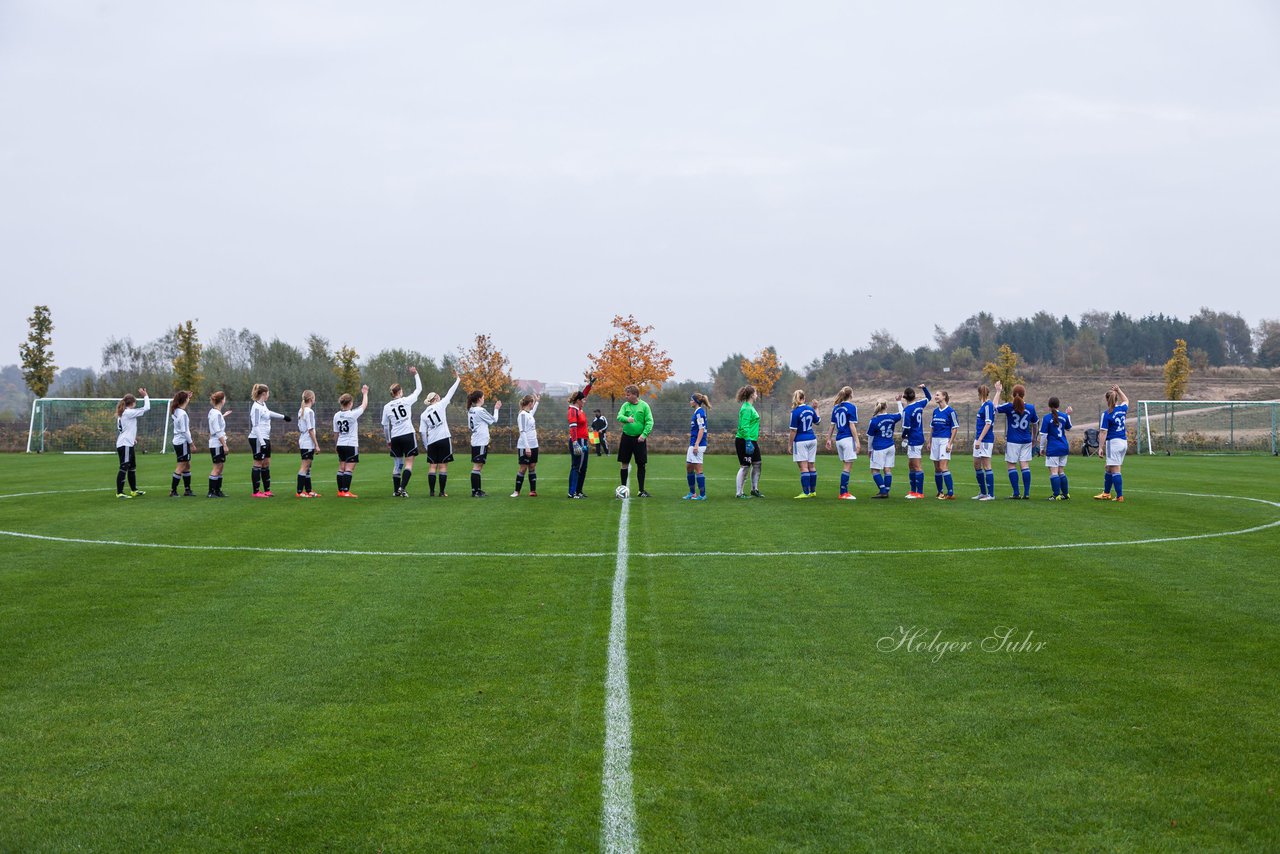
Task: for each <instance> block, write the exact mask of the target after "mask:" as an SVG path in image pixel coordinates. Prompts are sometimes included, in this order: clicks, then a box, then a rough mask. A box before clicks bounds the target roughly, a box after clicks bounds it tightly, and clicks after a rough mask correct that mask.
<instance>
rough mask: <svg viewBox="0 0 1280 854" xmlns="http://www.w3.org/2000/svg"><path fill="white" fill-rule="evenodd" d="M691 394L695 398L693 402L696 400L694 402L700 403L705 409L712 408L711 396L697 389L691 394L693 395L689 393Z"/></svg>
mask: <svg viewBox="0 0 1280 854" xmlns="http://www.w3.org/2000/svg"><path fill="white" fill-rule="evenodd" d="M689 396H690V397H691V398H693V402H694V403H696V404H698V405H699V406H701V407H702V408H703V409H710V408H711V398H709V397H707V396H706V395H705V394H703V393H702V392H700V391H695V392H694V393H693V394H691V395H689Z"/></svg>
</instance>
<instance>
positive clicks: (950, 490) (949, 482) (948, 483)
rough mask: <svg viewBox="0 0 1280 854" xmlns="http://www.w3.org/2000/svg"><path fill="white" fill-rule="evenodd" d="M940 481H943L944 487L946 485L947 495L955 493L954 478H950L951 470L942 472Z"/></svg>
mask: <svg viewBox="0 0 1280 854" xmlns="http://www.w3.org/2000/svg"><path fill="white" fill-rule="evenodd" d="M942 482H943V483H944V484H945V485H946V487H947V495H955V494H956V482H955V481H954V480H952V479H951V472H949V471H947V472H943V474H942Z"/></svg>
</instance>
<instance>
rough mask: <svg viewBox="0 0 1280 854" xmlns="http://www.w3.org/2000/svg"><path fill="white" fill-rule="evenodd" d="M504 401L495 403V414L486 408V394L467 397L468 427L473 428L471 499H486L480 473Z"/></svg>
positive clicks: (486, 458)
mask: <svg viewBox="0 0 1280 854" xmlns="http://www.w3.org/2000/svg"><path fill="white" fill-rule="evenodd" d="M501 408H502V401H500V400H498V401H494V404H493V414H492V415H490V414H489V413H488V412H486V411H485V408H484V392H482V391H473V392H471V394H469V395H467V426H468V427H470V428H471V497H472V498H484V497H485V495H486V493H485V491H484V490H483V489H481V488H480V473H481V472H483V471H484V464H485V462H486V461H487V460H488V459H489V425H490V424H496V423H498V410H499V409H501Z"/></svg>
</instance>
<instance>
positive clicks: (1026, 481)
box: [1022, 469, 1031, 495]
mask: <svg viewBox="0 0 1280 854" xmlns="http://www.w3.org/2000/svg"><path fill="white" fill-rule="evenodd" d="M1022 494H1023V495H1030V494H1031V469H1023V470H1022Z"/></svg>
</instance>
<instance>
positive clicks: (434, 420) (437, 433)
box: [418, 377, 462, 445]
mask: <svg viewBox="0 0 1280 854" xmlns="http://www.w3.org/2000/svg"><path fill="white" fill-rule="evenodd" d="M461 382H462V378H461V377H459V378H458V379H456V380H454V381H453V385H451V386H449V390H448V391H447V392H445V395H444V397H442V398H440V399H439V400H437V401H436V402H435V403H433V404H431V405H430V406H428V407H427V408H426V409H424V410H422V417H421V418H419V419H418V430H419V431H420V432H421V433H422V442H423V444H425V445H430V444H431V443H432V442H438V441H440V440H441V439H448V438H449V436H450V433H449V425H448V423H447V422H446V421H445V411H444V410H445V407H446V406H448V405H449V401H451V400H453V393H454V392H455V391H457V390H458V384H459V383H461Z"/></svg>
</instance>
